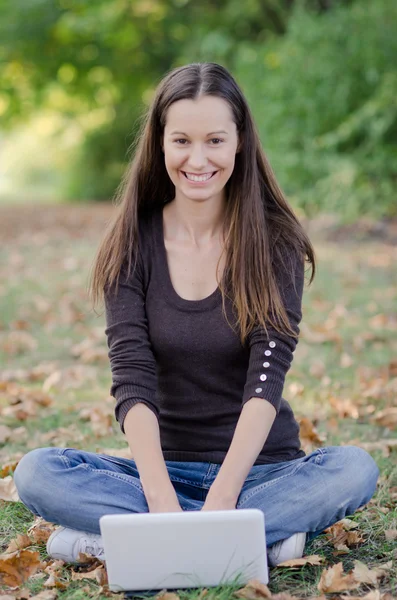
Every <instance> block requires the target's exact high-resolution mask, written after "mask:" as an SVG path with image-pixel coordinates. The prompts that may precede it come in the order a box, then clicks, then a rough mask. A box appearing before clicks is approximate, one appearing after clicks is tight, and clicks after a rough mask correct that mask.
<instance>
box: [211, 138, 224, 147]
mask: <svg viewBox="0 0 397 600" xmlns="http://www.w3.org/2000/svg"><path fill="white" fill-rule="evenodd" d="M223 141H224V140H223V139H221V138H212V139H211V142H223ZM215 146H219V144H215Z"/></svg>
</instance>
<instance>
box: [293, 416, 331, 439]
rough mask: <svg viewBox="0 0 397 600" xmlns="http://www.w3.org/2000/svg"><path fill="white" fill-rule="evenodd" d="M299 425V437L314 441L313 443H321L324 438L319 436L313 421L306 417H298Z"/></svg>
mask: <svg viewBox="0 0 397 600" xmlns="http://www.w3.org/2000/svg"><path fill="white" fill-rule="evenodd" d="M298 422H299V427H300V438H301V439H303V440H305V441H308V442H314V443H315V444H319V445H321V444H323V443H324V441H325V438H324V437H322V436H320V434H319V433H318V431H317V429H316V428H315V426H314V423H313V422H312V421H311V420H310V419H308V418H307V417H300V418H299V419H298Z"/></svg>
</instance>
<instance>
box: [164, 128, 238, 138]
mask: <svg viewBox="0 0 397 600" xmlns="http://www.w3.org/2000/svg"><path fill="white" fill-rule="evenodd" d="M214 133H226V135H228V133H227V131H224V130H223V129H220V130H219V131H211V132H210V133H207V135H214ZM175 134H178V135H186V137H188V135H187V133H184V132H183V131H171V133H170V135H175Z"/></svg>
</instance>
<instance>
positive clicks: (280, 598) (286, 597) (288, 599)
mask: <svg viewBox="0 0 397 600" xmlns="http://www.w3.org/2000/svg"><path fill="white" fill-rule="evenodd" d="M272 600H301V598H298V597H297V596H291V594H289V593H288V592H280V593H279V594H273V596H272ZM324 600H325V598H324Z"/></svg>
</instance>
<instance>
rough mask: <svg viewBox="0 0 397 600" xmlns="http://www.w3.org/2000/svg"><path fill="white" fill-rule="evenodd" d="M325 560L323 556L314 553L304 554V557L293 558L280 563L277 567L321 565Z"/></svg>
mask: <svg viewBox="0 0 397 600" xmlns="http://www.w3.org/2000/svg"><path fill="white" fill-rule="evenodd" d="M324 561H325V558H324V557H323V556H319V555H318V554H312V555H311V556H303V557H302V558H293V559H291V560H285V561H284V562H282V563H279V564H278V565H277V567H290V568H300V567H303V566H304V565H321V564H322V563H323V562H324Z"/></svg>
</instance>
